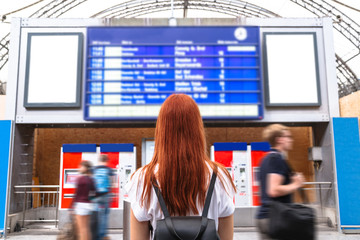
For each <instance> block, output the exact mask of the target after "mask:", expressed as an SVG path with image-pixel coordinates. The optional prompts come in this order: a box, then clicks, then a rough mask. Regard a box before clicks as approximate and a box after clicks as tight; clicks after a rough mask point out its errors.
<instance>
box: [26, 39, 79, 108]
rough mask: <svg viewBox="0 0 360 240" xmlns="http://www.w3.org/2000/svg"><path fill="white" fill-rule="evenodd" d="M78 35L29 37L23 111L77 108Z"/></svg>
mask: <svg viewBox="0 0 360 240" xmlns="http://www.w3.org/2000/svg"><path fill="white" fill-rule="evenodd" d="M82 42H83V36H82V33H29V35H28V47H27V63H26V79H25V99H24V106H25V107H79V106H80V83H81V76H82V74H81V71H82V70H81V69H82V48H83V46H82Z"/></svg>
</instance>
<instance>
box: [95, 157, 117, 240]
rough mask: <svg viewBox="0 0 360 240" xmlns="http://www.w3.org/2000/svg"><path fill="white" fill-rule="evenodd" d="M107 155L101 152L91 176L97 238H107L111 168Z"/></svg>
mask: <svg viewBox="0 0 360 240" xmlns="http://www.w3.org/2000/svg"><path fill="white" fill-rule="evenodd" d="M108 162H109V157H108V155H106V154H102V155H100V157H99V164H98V166H96V167H95V168H94V171H93V177H94V179H95V185H96V198H95V199H94V201H95V202H96V204H97V210H98V213H97V215H98V217H97V238H96V239H98V240H105V239H109V237H108V236H107V228H108V218H109V212H110V209H109V205H110V191H111V182H112V181H111V178H112V175H113V174H112V169H111V168H110V167H108V166H107V165H108Z"/></svg>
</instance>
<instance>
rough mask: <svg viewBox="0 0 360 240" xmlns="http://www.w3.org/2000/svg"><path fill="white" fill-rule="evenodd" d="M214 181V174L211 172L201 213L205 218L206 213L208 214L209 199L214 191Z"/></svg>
mask: <svg viewBox="0 0 360 240" xmlns="http://www.w3.org/2000/svg"><path fill="white" fill-rule="evenodd" d="M215 180H216V173H215V172H213V174H212V176H211V180H210V184H209V189H208V192H207V195H206V199H205V204H204V210H203V212H202V216H203V217H207V215H208V212H209V207H210V202H211V197H212V194H213V191H214V186H215Z"/></svg>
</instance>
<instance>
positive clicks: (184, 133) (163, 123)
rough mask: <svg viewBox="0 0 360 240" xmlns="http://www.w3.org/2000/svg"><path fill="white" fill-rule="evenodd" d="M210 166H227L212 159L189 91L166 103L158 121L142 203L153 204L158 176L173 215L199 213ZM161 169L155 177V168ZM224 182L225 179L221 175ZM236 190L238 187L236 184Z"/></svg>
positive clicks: (167, 100)
mask: <svg viewBox="0 0 360 240" xmlns="http://www.w3.org/2000/svg"><path fill="white" fill-rule="evenodd" d="M207 163H208V164H209V165H210V167H211V168H212V169H213V171H215V173H217V171H218V169H219V170H220V171H223V172H224V173H225V174H226V175H227V177H228V178H229V180H230V182H231V183H232V180H231V177H230V174H229V173H228V171H227V170H226V169H224V168H223V167H222V166H219V165H218V164H216V163H214V162H212V161H210V159H209V157H208V154H207V152H206V139H205V131H204V126H203V122H202V118H201V115H200V111H199V108H198V106H197V104H196V103H195V101H194V100H193V99H192V98H191V97H189V96H187V95H185V94H174V95H171V96H170V97H168V98H167V99H166V100H165V102H164V103H163V105H162V107H161V109H160V113H159V116H158V119H157V122H156V130H155V151H154V156H153V158H152V161H151V162H150V163H149V164H148V165H146V166H144V168H143V170H142V174H143V175H144V188H143V192H142V195H141V205H142V206H144V205H145V207H146V208H148V207H149V205H150V199H151V192H152V181H153V179H156V180H157V182H158V184H159V186H160V189H161V193H162V195H163V197H164V199H165V203H166V206H167V208H168V210H169V213H170V215H179V216H185V215H187V214H188V213H189V212H190V211H191V212H192V213H194V214H198V213H199V211H198V209H197V203H198V204H199V205H200V206H204V203H205V198H206V192H207V188H208V182H209V177H210V170H209V168H208V166H207ZM157 166H158V171H157V173H156V176H155V174H154V173H155V170H156V168H157ZM220 180H221V182H222V184H223V185H224V183H223V180H224V179H222V178H221V177H220ZM232 187H233V188H234V190H235V186H234V184H233V183H232Z"/></svg>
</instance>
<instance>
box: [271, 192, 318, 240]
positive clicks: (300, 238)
mask: <svg viewBox="0 0 360 240" xmlns="http://www.w3.org/2000/svg"><path fill="white" fill-rule="evenodd" d="M299 190H300V194H301V197H302V199H303V201H304V203H308V201H307V198H306V197H305V193H304V189H299ZM269 218H270V219H269V224H270V226H269V235H270V236H271V237H272V238H274V239H279V240H313V239H315V211H314V209H312V208H311V207H307V206H305V205H303V204H296V203H282V202H278V201H271V203H270V215H269Z"/></svg>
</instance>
